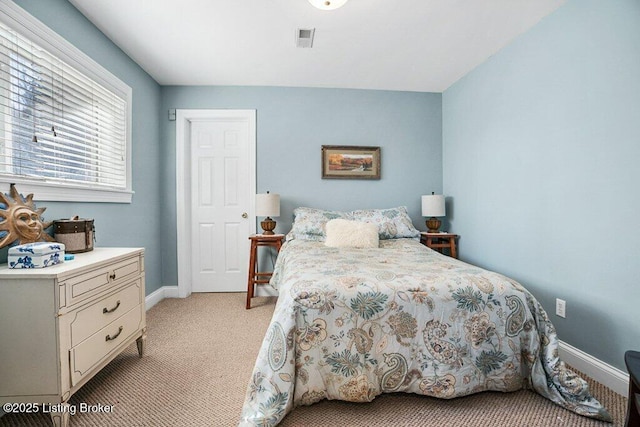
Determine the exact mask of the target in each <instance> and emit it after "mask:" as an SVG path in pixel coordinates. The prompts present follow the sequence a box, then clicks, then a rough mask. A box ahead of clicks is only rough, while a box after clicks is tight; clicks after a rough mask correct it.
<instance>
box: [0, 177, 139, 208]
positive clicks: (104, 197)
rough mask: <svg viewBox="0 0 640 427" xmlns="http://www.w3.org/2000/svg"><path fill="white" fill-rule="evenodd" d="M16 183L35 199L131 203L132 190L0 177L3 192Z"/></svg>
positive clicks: (21, 189) (18, 188) (21, 190)
mask: <svg viewBox="0 0 640 427" xmlns="http://www.w3.org/2000/svg"><path fill="white" fill-rule="evenodd" d="M12 183H13V184H15V185H16V190H18V192H19V193H20V194H22V196H23V197H24V196H26V195H28V194H33V200H35V201H48V202H92V203H131V199H132V198H133V191H127V190H108V189H88V188H80V187H74V186H64V185H60V184H49V183H44V182H33V181H20V180H18V179H15V180H7V179H6V178H4V179H0V187H1V188H4V189H6V190H4V191H3V192H4V193H8V192H9V186H10V184H12Z"/></svg>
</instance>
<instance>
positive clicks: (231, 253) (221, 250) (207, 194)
mask: <svg viewBox="0 0 640 427" xmlns="http://www.w3.org/2000/svg"><path fill="white" fill-rule="evenodd" d="M190 130H191V131H190V146H191V155H190V158H191V168H190V169H191V171H190V174H191V268H192V269H191V272H192V290H193V292H241V291H246V289H247V268H248V267H247V266H248V263H249V240H248V236H249V234H250V227H249V221H251V220H253V218H249V216H248V214H247V213H248V212H249V207H250V198H251V197H255V195H254V194H252V193H251V192H250V189H251V188H252V187H251V186H250V183H249V176H250V174H249V170H248V168H249V160H248V159H249V145H250V144H249V137H250V134H249V130H250V126H249V122H248V120H246V119H243V118H233V117H230V118H207V119H201V120H192V121H191V129H190Z"/></svg>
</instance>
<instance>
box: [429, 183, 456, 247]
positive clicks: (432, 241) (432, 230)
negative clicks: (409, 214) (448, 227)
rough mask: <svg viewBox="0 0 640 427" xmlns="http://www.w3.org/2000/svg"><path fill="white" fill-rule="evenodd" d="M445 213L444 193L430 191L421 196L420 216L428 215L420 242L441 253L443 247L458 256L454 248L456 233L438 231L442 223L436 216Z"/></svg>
mask: <svg viewBox="0 0 640 427" xmlns="http://www.w3.org/2000/svg"><path fill="white" fill-rule="evenodd" d="M445 215H446V210H445V198H444V195H442V194H435V193H434V192H432V193H431V194H430V195H427V196H422V216H424V217H429V219H427V220H426V225H427V231H426V232H422V233H420V242H421V243H422V244H423V245H425V246H427V247H429V248H431V249H435V250H437V251H439V252H441V253H442V252H443V249H448V250H449V255H450V256H451V257H453V258H458V252H457V248H456V239H457V238H458V235H457V234H451V233H446V232H441V231H440V225H441V224H442V223H441V221H440V220H439V219H438V218H437V217H443V216H445Z"/></svg>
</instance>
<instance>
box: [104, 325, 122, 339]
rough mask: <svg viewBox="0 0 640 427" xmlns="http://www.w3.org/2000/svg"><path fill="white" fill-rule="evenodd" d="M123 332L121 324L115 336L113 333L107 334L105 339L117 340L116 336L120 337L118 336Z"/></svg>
mask: <svg viewBox="0 0 640 427" xmlns="http://www.w3.org/2000/svg"><path fill="white" fill-rule="evenodd" d="M121 333H122V326H120V327H119V328H118V332H116V334H115V335H114V336H111V335H107V336H106V337H104V340H105V341H112V340H115V339H116V338H118V336H119V335H120V334H121Z"/></svg>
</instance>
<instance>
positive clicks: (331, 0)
mask: <svg viewBox="0 0 640 427" xmlns="http://www.w3.org/2000/svg"><path fill="white" fill-rule="evenodd" d="M347 1H348V0H309V3H311V4H312V5H314V6H315V7H317V8H318V9H321V10H333V9H337V8H339V7H342V6H344V4H345V3H346V2H347Z"/></svg>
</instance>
